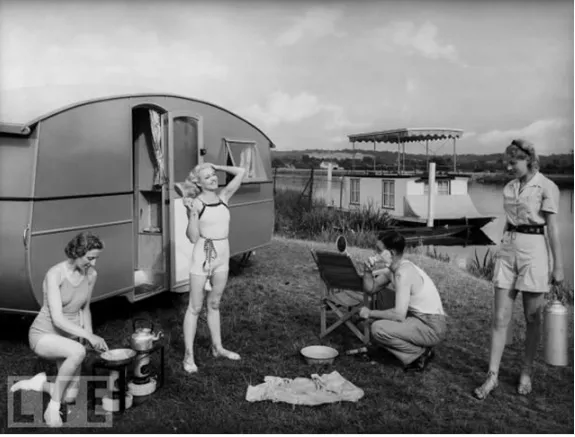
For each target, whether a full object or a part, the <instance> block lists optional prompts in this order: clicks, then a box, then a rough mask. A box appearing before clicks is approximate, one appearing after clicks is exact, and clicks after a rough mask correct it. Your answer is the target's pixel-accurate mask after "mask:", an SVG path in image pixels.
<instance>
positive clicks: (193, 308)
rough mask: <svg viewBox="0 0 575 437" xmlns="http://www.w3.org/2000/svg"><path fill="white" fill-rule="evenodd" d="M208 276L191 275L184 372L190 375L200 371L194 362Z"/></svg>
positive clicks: (185, 318) (186, 320)
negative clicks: (195, 344)
mask: <svg viewBox="0 0 575 437" xmlns="http://www.w3.org/2000/svg"><path fill="white" fill-rule="evenodd" d="M206 279H207V276H204V275H190V301H189V303H188V309H187V310H186V315H185V317H184V343H185V345H186V352H185V356H184V370H185V371H186V372H188V373H194V372H197V371H198V366H196V362H195V360H194V340H195V338H196V331H197V329H198V318H199V317H200V312H201V311H202V305H203V303H204V286H205V285H206Z"/></svg>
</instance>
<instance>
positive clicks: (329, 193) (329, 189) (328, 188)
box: [326, 162, 333, 206]
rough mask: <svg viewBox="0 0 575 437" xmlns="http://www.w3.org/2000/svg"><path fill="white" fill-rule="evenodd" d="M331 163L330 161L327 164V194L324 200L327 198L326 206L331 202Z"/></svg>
mask: <svg viewBox="0 0 575 437" xmlns="http://www.w3.org/2000/svg"><path fill="white" fill-rule="evenodd" d="M332 167H333V165H332V163H331V162H330V163H329V164H328V165H327V196H326V200H327V206H331V204H332V200H331V170H332Z"/></svg>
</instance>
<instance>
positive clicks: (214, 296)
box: [208, 271, 240, 360]
mask: <svg viewBox="0 0 575 437" xmlns="http://www.w3.org/2000/svg"><path fill="white" fill-rule="evenodd" d="M227 282H228V272H227V271H225V272H218V273H214V275H213V276H212V290H211V291H210V292H209V294H208V327H209V328H210V334H211V336H212V353H213V355H214V356H215V357H225V358H229V359H230V360H239V359H240V356H239V355H238V354H237V353H235V352H232V351H229V350H227V349H224V347H223V346H222V333H221V321H220V302H221V300H222V294H223V292H224V288H225V287H226V284H227Z"/></svg>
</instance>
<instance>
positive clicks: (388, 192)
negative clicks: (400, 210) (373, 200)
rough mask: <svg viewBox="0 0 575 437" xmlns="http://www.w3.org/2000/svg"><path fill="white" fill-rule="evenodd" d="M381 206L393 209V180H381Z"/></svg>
mask: <svg viewBox="0 0 575 437" xmlns="http://www.w3.org/2000/svg"><path fill="white" fill-rule="evenodd" d="M381 183H382V187H381V206H382V208H391V209H395V181H381Z"/></svg>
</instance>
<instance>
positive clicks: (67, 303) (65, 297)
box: [30, 266, 90, 335]
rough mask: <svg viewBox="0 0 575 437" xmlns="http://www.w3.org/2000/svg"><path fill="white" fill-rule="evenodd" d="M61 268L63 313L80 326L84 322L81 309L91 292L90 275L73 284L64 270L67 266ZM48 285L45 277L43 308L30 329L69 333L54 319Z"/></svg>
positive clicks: (43, 331)
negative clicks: (51, 312) (55, 323)
mask: <svg viewBox="0 0 575 437" xmlns="http://www.w3.org/2000/svg"><path fill="white" fill-rule="evenodd" d="M60 269H61V271H60V275H61V282H60V297H61V299H62V314H63V315H64V317H65V318H66V319H67V320H69V321H71V322H72V323H75V324H76V325H78V326H82V324H83V323H82V318H81V316H80V310H81V309H82V307H83V306H84V305H85V304H86V301H87V300H88V295H89V293H90V279H89V277H90V275H86V276H84V278H82V280H81V281H80V282H79V283H78V284H73V283H72V282H71V281H70V279H69V278H68V275H67V274H66V273H65V272H64V271H63V270H64V269H65V267H64V266H61V267H60ZM47 285H48V281H47V280H46V278H45V279H44V283H43V284H42V288H43V298H44V301H43V303H42V308H41V309H40V312H39V313H38V315H37V316H36V319H35V320H34V322H33V323H32V326H31V327H30V329H32V330H34V331H36V332H42V333H47V334H48V333H58V334H64V335H68V334H67V333H65V332H63V331H62V330H60V329H58V328H57V327H56V326H55V325H54V322H53V321H52V316H51V314H50V308H49V307H48V298H47Z"/></svg>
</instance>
